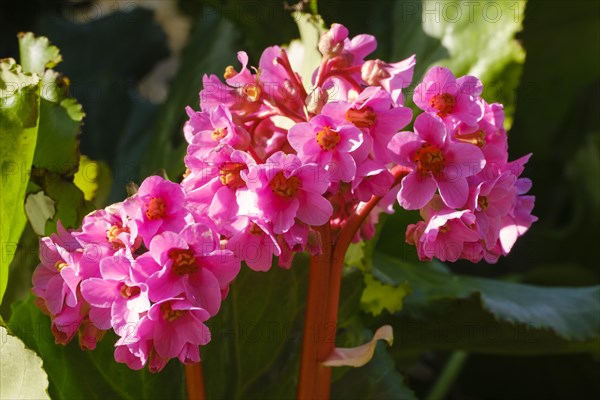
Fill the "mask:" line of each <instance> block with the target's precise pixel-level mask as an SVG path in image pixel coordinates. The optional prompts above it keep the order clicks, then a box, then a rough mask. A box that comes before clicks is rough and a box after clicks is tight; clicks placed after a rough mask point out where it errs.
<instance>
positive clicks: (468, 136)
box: [454, 131, 485, 147]
mask: <svg viewBox="0 0 600 400" xmlns="http://www.w3.org/2000/svg"><path fill="white" fill-rule="evenodd" d="M454 137H455V138H456V140H458V141H459V142H463V143H469V144H474V145H475V146H477V147H483V146H485V133H483V131H477V132H474V133H464V134H458V133H457V134H456V135H455V136H454Z"/></svg>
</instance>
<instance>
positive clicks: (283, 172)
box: [242, 152, 333, 234]
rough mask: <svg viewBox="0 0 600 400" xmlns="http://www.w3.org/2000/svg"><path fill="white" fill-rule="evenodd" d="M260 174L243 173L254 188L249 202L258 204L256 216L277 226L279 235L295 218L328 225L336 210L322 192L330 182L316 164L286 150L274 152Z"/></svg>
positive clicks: (314, 223)
mask: <svg viewBox="0 0 600 400" xmlns="http://www.w3.org/2000/svg"><path fill="white" fill-rule="evenodd" d="M257 175H258V176H256V177H253V178H251V177H249V176H248V175H247V174H242V177H244V179H245V180H246V182H247V185H248V188H249V189H250V191H249V192H247V194H248V195H249V196H247V197H246V198H245V202H247V203H249V204H252V205H254V208H255V210H256V216H257V217H258V218H261V219H264V220H266V221H268V222H270V223H272V225H273V232H274V233H276V234H279V233H283V232H286V231H288V230H289V229H290V228H291V227H292V225H293V224H294V219H295V218H298V219H299V220H300V221H302V222H304V223H306V224H308V225H314V226H320V225H323V224H325V223H326V222H327V221H328V220H329V217H330V216H331V214H332V212H333V208H332V206H331V203H330V202H329V201H328V200H327V199H325V198H324V197H323V196H322V194H323V193H324V192H325V191H326V190H327V187H328V186H329V181H328V180H327V179H326V172H325V171H324V170H323V169H322V168H320V167H319V166H318V165H316V164H312V163H311V164H304V165H303V164H302V162H301V161H300V159H299V158H298V157H297V156H295V155H293V154H289V155H286V154H285V153H283V152H277V153H275V154H273V155H272V156H271V157H269V159H268V160H267V161H266V163H265V164H262V165H260V166H259V169H258V174H257Z"/></svg>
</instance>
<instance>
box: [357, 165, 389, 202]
mask: <svg viewBox="0 0 600 400" xmlns="http://www.w3.org/2000/svg"><path fill="white" fill-rule="evenodd" d="M392 183H394V177H393V175H392V174H391V173H390V172H389V171H388V169H387V168H386V167H385V165H383V164H382V163H380V162H377V161H375V160H372V159H367V160H365V161H363V162H362V163H361V164H360V165H359V166H358V170H357V172H356V178H355V179H354V180H353V181H352V194H353V195H354V196H355V197H356V198H357V199H358V200H360V201H369V200H370V199H371V197H372V196H384V195H385V194H386V193H387V192H388V191H389V190H390V187H391V186H392Z"/></svg>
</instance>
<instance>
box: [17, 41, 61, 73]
mask: <svg viewBox="0 0 600 400" xmlns="http://www.w3.org/2000/svg"><path fill="white" fill-rule="evenodd" d="M19 50H20V53H21V60H20V62H21V66H23V71H25V72H31V73H35V74H38V75H40V76H41V75H42V74H43V73H44V71H45V70H46V69H47V68H54V67H55V66H56V65H57V64H59V63H60V62H61V61H62V56H61V55H60V51H59V50H58V48H57V47H56V46H53V45H51V44H50V41H49V40H48V38H46V37H44V36H40V37H36V36H34V34H33V33H31V32H27V33H20V34H19Z"/></svg>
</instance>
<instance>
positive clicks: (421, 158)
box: [388, 67, 537, 263]
mask: <svg viewBox="0 0 600 400" xmlns="http://www.w3.org/2000/svg"><path fill="white" fill-rule="evenodd" d="M482 90H483V87H482V84H481V82H480V81H479V80H478V79H477V78H475V77H473V76H464V77H462V78H458V79H456V78H455V77H454V75H453V74H452V72H450V71H449V70H448V69H446V68H442V67H434V68H432V69H431V70H429V71H428V72H427V74H426V75H425V77H424V79H423V82H421V83H420V84H419V85H418V86H417V87H416V89H415V93H414V96H413V100H414V102H415V104H416V105H417V106H418V107H419V108H421V109H422V110H423V111H425V112H424V113H422V114H420V115H419V116H418V117H417V118H416V120H415V123H414V132H400V133H397V134H396V135H395V136H394V137H393V139H392V141H391V142H390V145H389V146H388V148H389V149H390V150H391V151H392V153H393V154H394V161H396V162H398V163H401V164H403V165H408V166H410V168H411V169H412V171H411V172H410V173H409V174H408V175H407V176H406V177H405V178H403V179H402V182H401V186H400V190H399V192H398V202H399V203H400V205H401V206H402V207H404V208H405V209H410V210H416V209H420V210H421V216H422V217H423V219H424V221H420V222H418V223H417V224H415V225H410V226H409V227H408V229H407V231H406V240H407V242H408V243H411V244H414V245H416V247H417V252H418V255H419V258H420V259H422V260H431V259H432V258H433V257H436V258H438V259H440V260H442V261H456V260H458V259H459V258H464V259H467V260H470V261H472V262H478V261H480V260H482V259H484V260H485V261H487V262H488V263H495V262H496V261H497V260H498V258H499V257H500V256H501V255H503V254H504V255H506V254H508V252H509V251H510V249H511V248H512V246H513V244H514V243H515V241H516V240H517V238H518V237H519V236H520V235H522V234H524V233H525V232H526V231H527V230H528V229H529V227H530V226H531V224H532V223H533V222H535V221H536V220H537V218H536V217H534V216H532V215H531V211H532V209H533V203H534V197H533V196H527V195H525V194H526V193H527V192H528V191H529V189H530V188H531V181H530V180H529V179H527V178H521V177H520V175H521V173H522V172H523V169H524V166H525V163H526V162H527V160H528V159H529V157H530V155H528V156H525V157H522V158H520V159H518V160H516V161H513V162H509V161H508V144H507V136H506V131H505V130H504V127H503V125H504V112H503V109H502V105H501V104H498V103H494V104H488V103H487V102H485V101H484V100H483V99H482V98H481V97H480V95H481V93H482Z"/></svg>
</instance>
